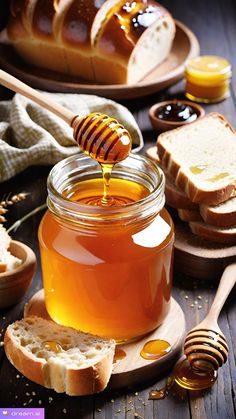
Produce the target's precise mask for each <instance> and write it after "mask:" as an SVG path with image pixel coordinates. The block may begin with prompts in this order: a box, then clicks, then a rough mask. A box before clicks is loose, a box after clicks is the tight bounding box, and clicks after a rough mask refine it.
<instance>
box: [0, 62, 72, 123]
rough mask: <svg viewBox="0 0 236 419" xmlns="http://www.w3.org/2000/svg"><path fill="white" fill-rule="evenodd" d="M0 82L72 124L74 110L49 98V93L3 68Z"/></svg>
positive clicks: (0, 73)
mask: <svg viewBox="0 0 236 419" xmlns="http://www.w3.org/2000/svg"><path fill="white" fill-rule="evenodd" d="M0 84H2V85H3V86H5V87H7V88H8V89H10V90H13V92H16V93H21V94H22V95H23V96H26V97H27V98H29V99H31V100H33V102H36V103H37V104H38V105H40V106H42V107H43V108H45V109H47V110H48V111H50V112H52V113H54V114H55V115H57V116H59V118H61V119H63V120H64V121H65V122H67V123H68V124H69V125H71V123H72V120H73V119H74V118H75V116H76V114H75V113H74V112H72V111H70V110H69V109H66V108H64V107H63V106H61V105H59V104H58V103H56V102H54V101H53V100H51V98H49V97H48V96H47V95H43V94H42V93H39V92H38V91H37V90H34V89H32V87H29V86H27V84H25V83H23V82H22V81H20V80H18V79H17V78H15V77H13V76H11V75H10V74H8V73H6V72H5V71H3V70H0Z"/></svg>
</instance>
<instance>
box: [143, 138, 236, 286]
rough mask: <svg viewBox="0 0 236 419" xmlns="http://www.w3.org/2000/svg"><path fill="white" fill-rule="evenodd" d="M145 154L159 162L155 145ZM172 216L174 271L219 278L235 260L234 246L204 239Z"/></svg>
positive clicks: (197, 277)
mask: <svg viewBox="0 0 236 419" xmlns="http://www.w3.org/2000/svg"><path fill="white" fill-rule="evenodd" d="M146 155H147V156H148V157H149V158H150V159H151V160H154V161H156V162H157V163H159V162H160V160H159V158H158V155H157V148H156V146H152V147H149V148H148V149H147V150H146ZM173 211H174V210H173ZM173 218H174V224H175V244H174V247H175V254H174V269H175V271H176V272H181V273H183V274H185V275H189V276H192V277H193V278H196V279H219V278H220V277H221V275H222V273H223V270H224V269H225V267H226V266H227V265H229V264H230V263H232V262H235V261H236V246H235V245H225V244H221V243H212V242H210V241H208V240H205V239H203V238H201V237H199V236H196V235H194V234H193V233H192V232H191V231H190V229H189V227H188V225H187V223H184V222H182V221H180V219H179V218H178V216H177V215H176V216H174V217H173Z"/></svg>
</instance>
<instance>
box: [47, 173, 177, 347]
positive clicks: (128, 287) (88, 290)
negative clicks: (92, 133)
mask: <svg viewBox="0 0 236 419" xmlns="http://www.w3.org/2000/svg"><path fill="white" fill-rule="evenodd" d="M110 193H111V197H112V200H113V202H112V205H113V206H119V205H120V206H122V205H124V204H130V203H132V202H136V201H140V202H142V200H144V199H145V197H146V196H147V195H148V194H150V191H149V190H148V189H147V188H146V187H145V186H144V185H143V184H140V183H138V182H137V183H136V182H134V181H130V180H127V179H120V178H115V177H113V178H112V179H111V182H110ZM63 195H64V197H65V198H66V199H67V200H68V199H69V200H70V201H73V202H79V203H80V204H81V203H83V204H86V206H90V207H91V206H93V207H97V208H98V209H99V208H101V209H102V207H99V206H100V205H101V200H102V198H103V180H102V178H97V179H88V180H84V181H80V182H78V183H77V184H73V186H71V187H70V186H68V187H67V188H66V189H65V190H64V193H63ZM140 205H141V204H140ZM113 221H114V220H113V219H110V220H109V218H107V219H103V220H102V222H101V223H99V222H96V223H94V225H93V226H87V225H84V224H83V222H82V221H80V222H79V223H77V224H75V223H67V222H65V221H64V220H63V218H60V217H57V216H55V215H54V214H52V213H51V212H50V211H48V212H47V213H46V214H45V216H44V218H43V220H42V222H41V225H40V228H39V241H40V251H41V261H42V271H43V281H44V290H45V301H46V307H47V310H48V313H49V314H50V316H51V317H52V318H53V319H54V320H55V321H56V322H58V323H60V324H63V325H69V326H72V327H75V328H77V329H80V330H82V331H86V332H90V333H94V334H98V335H100V336H103V337H113V338H115V339H116V340H118V341H119V340H120V341H122V340H127V339H133V338H137V337H139V336H143V335H144V334H146V333H148V332H150V331H151V330H153V329H155V328H156V327H157V326H158V325H159V324H161V322H162V321H163V319H164V317H165V316H166V314H167V312H168V310H169V302H170V296H171V269H172V266H171V265H172V247H173V225H172V222H171V219H170V216H169V214H168V212H167V211H166V210H165V209H162V210H161V211H160V213H159V214H155V216H152V217H151V218H150V217H149V218H145V217H144V218H142V219H141V220H139V218H138V217H135V216H134V217H133V219H132V222H131V221H130V219H129V222H127V221H126V219H125V218H123V217H121V218H120V219H116V220H115V221H116V222H113Z"/></svg>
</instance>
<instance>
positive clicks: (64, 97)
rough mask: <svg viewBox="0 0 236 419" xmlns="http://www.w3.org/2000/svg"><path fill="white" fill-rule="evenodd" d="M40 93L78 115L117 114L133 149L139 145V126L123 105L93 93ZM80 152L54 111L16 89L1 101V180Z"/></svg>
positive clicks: (140, 144) (67, 127) (138, 147)
mask: <svg viewBox="0 0 236 419" xmlns="http://www.w3.org/2000/svg"><path fill="white" fill-rule="evenodd" d="M42 93H43V94H45V95H48V96H49V97H50V98H52V99H53V100H55V101H56V102H58V103H60V104H61V105H63V106H65V107H67V108H68V109H70V110H72V111H73V112H75V114H78V115H80V116H84V115H88V114H89V113H92V112H101V113H105V114H108V115H109V116H112V117H114V118H116V119H117V120H118V121H119V122H120V123H121V124H123V125H124V126H125V128H126V129H127V130H128V131H129V132H130V134H131V136H132V142H133V152H137V151H139V150H140V149H141V148H142V146H143V138H142V134H141V132H140V129H139V127H138V125H137V123H136V121H135V119H134V117H133V115H132V114H131V112H130V111H129V110H128V109H127V108H125V107H124V106H122V105H120V104H118V103H116V102H114V101H112V100H110V99H105V98H102V97H99V96H94V95H80V94H74V93H73V94H68V93H47V92H42ZM79 152H80V149H79V147H78V146H77V145H76V143H75V141H74V140H73V130H72V128H71V127H69V125H68V124H67V123H66V122H64V121H63V120H62V119H60V118H59V117H57V116H56V115H54V114H52V113H51V112H49V111H47V110H45V109H44V108H42V107H40V106H39V105H37V104H35V103H34V102H32V101H31V100H29V99H27V98H25V97H24V96H22V95H20V94H18V93H17V94H16V95H15V96H14V98H13V99H12V100H11V101H3V102H0V182H3V181H5V180H7V179H10V178H11V177H13V176H15V175H16V174H17V173H20V172H21V171H23V170H24V169H26V168H27V167H29V166H32V165H52V164H55V163H57V162H58V161H60V160H62V159H64V158H66V157H68V156H71V155H72V154H77V153H79Z"/></svg>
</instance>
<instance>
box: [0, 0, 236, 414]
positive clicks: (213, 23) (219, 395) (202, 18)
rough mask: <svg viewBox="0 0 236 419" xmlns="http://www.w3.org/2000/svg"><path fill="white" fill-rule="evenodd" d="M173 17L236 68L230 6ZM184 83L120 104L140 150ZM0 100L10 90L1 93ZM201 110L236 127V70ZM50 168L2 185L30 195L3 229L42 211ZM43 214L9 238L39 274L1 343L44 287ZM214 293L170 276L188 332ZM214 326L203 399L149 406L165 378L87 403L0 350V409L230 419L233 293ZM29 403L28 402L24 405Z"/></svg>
mask: <svg viewBox="0 0 236 419" xmlns="http://www.w3.org/2000/svg"><path fill="white" fill-rule="evenodd" d="M162 3H163V4H164V5H166V6H167V7H168V8H169V10H170V11H171V12H172V13H173V15H174V17H175V18H176V19H179V20H180V21H182V22H183V23H185V24H186V25H188V26H189V27H190V28H191V29H192V30H193V32H194V33H195V34H196V35H197V37H198V39H199V42H200V46H201V53H202V54H203V53H204V54H218V55H222V56H224V57H226V58H227V59H229V60H230V61H231V63H232V65H233V68H236V49H235V45H236V43H235V42H236V3H235V1H234V0H205V1H204V0H198V1H192V2H189V1H188V0H178V1H175V2H173V1H170V0H165V1H162ZM183 86H184V85H183V82H179V83H178V84H176V85H175V86H172V87H171V88H170V89H168V90H166V91H163V92H161V93H157V94H154V95H152V96H149V97H146V98H142V99H140V100H133V101H123V102H122V103H123V104H125V105H126V106H127V107H128V108H129V109H130V110H131V111H132V112H133V113H134V115H135V117H136V119H137V122H138V123H139V126H140V128H141V129H142V132H143V135H144V139H145V143H146V146H147V145H149V144H154V143H155V139H156V134H155V133H154V132H153V130H152V128H151V124H150V122H149V118H148V109H149V107H150V106H151V105H152V104H153V103H155V102H157V101H160V100H162V99H164V98H168V97H173V96H175V97H176V96H178V97H181V96H182V94H183ZM0 93H1V97H2V98H3V97H6V96H7V94H8V93H9V92H7V91H6V90H3V89H1V90H0ZM205 109H206V111H207V112H210V111H219V112H221V113H223V114H224V115H225V116H226V118H227V119H228V120H229V121H230V122H231V123H232V125H233V126H234V127H236V72H235V71H234V72H233V78H232V84H231V97H230V98H228V99H227V100H225V101H223V102H221V103H219V104H214V105H208V106H205ZM49 169H50V168H48V167H34V168H30V169H28V170H26V171H25V172H23V173H22V174H20V175H19V176H17V177H16V178H14V179H12V180H11V181H9V182H6V183H4V184H1V185H0V189H1V196H2V195H3V193H4V192H12V193H15V192H16V193H18V192H21V191H26V192H29V194H30V195H29V196H28V198H27V199H26V200H25V201H24V202H23V203H19V204H17V205H16V206H15V207H12V209H11V211H10V213H9V219H8V223H9V224H11V223H12V222H13V221H14V220H16V219H18V218H20V217H21V216H23V215H24V214H25V213H27V212H28V211H30V210H31V209H33V208H35V207H37V206H38V205H41V204H42V203H43V202H45V199H46V176H47V174H48V172H49ZM41 216H42V213H38V214H37V215H35V216H34V217H32V218H30V219H29V220H28V221H26V222H25V223H24V225H23V226H22V227H20V228H19V229H18V230H17V231H16V232H15V233H13V234H12V237H13V238H14V239H16V240H20V241H22V242H24V243H26V244H28V245H29V246H30V247H31V248H32V249H33V250H34V251H35V253H36V255H37V258H38V267H37V273H36V275H35V277H34V281H33V286H32V287H31V289H30V290H29V292H28V293H27V295H26V296H25V299H24V301H22V302H21V303H19V304H18V305H16V306H14V307H12V308H11V309H9V310H4V311H0V322H1V323H0V333H1V334H0V340H2V339H3V334H4V329H5V327H6V326H7V325H8V324H9V323H11V322H12V321H14V320H16V319H18V318H21V317H22V309H23V306H24V303H25V301H26V300H28V299H29V298H30V297H31V296H32V295H33V294H34V293H35V291H36V290H38V289H39V288H41V287H42V282H41V271H40V259H39V250H38V241H37V228H38V224H39V221H40V219H41ZM216 287H217V281H215V282H210V281H197V280H193V278H190V277H184V276H183V275H178V273H175V274H174V285H173V296H174V297H175V299H176V300H177V301H178V302H179V304H180V305H181V307H182V309H183V311H184V313H185V315H186V323H187V329H190V328H191V327H193V326H194V325H195V324H196V323H198V322H199V321H200V320H201V319H202V318H203V317H204V316H205V314H206V313H207V311H208V308H209V306H210V304H211V301H212V298H213V296H214V293H215V289H216ZM195 301H197V304H195V303H194V302H195ZM219 323H220V327H221V328H222V331H223V332H224V334H225V336H226V338H227V341H228V344H229V359H228V362H227V363H226V365H224V366H223V367H222V368H221V369H220V371H219V377H218V380H217V382H216V384H215V385H214V386H213V388H212V389H211V390H210V391H208V392H205V393H193V392H186V391H182V392H180V394H176V395H173V394H171V395H169V396H168V397H167V398H166V399H164V400H160V401H151V400H148V395H149V391H150V390H151V389H155V388H160V387H161V386H163V384H164V383H165V381H166V377H163V378H162V379H159V380H158V381H156V382H152V383H148V384H145V385H141V384H140V386H139V387H137V388H134V389H127V388H125V389H122V390H119V391H108V390H106V391H104V392H103V393H102V394H100V395H95V396H88V397H69V396H65V395H58V394H57V393H55V392H53V391H50V390H47V389H44V388H42V387H40V386H38V385H36V384H34V383H31V382H30V381H29V380H27V379H25V378H24V377H23V376H22V375H21V374H18V373H17V371H16V370H15V369H14V368H13V367H12V366H11V364H10V363H9V362H8V361H7V359H6V357H5V355H4V348H3V347H2V346H0V406H1V407H14V406H15V407H24V406H25V407H30V406H31V407H44V408H45V411H46V417H47V418H49V419H54V418H55V419H60V418H66V417H69V418H72V419H73V418H76V419H92V418H93V419H95V418H96V419H105V418H106V419H111V418H119V419H124V418H133V417H138V418H145V419H152V418H155V419H157V418H160V419H167V418H174V419H177V418H181V419H185V418H186V419H187V418H192V419H193V418H199V419H204V418H213V419H217V418H220V419H226V418H234V417H235V410H236V398H235V394H236V368H235V363H236V310H235V290H234V291H233V292H232V294H231V296H230V297H229V299H228V301H227V304H226V305H225V307H224V309H223V311H222V314H221V316H220V321H219ZM30 400H31V401H30Z"/></svg>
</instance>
